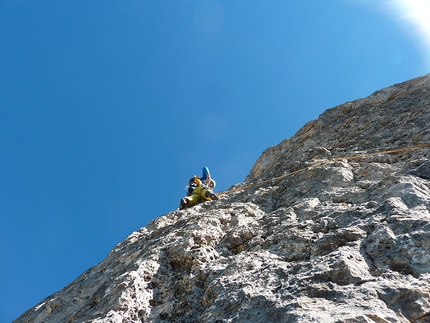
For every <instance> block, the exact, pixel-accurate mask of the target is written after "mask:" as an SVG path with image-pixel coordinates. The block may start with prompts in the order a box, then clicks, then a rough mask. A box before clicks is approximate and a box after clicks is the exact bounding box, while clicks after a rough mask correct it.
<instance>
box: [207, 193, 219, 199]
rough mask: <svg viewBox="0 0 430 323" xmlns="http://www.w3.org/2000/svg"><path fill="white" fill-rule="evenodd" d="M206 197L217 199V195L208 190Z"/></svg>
mask: <svg viewBox="0 0 430 323" xmlns="http://www.w3.org/2000/svg"><path fill="white" fill-rule="evenodd" d="M206 197H209V198H210V199H211V200H212V201H216V200H218V197H217V196H216V195H215V194H214V193H212V192H209V191H206Z"/></svg>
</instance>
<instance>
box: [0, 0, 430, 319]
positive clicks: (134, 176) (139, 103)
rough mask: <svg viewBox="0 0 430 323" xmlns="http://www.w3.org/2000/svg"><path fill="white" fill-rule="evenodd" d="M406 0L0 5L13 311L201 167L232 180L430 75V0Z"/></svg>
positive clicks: (167, 198) (7, 304)
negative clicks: (359, 105)
mask: <svg viewBox="0 0 430 323" xmlns="http://www.w3.org/2000/svg"><path fill="white" fill-rule="evenodd" d="M408 1H409V0H408ZM375 2H376V3H378V4H377V5H375ZM407 3H408V2H407V1H402V0H392V1H383V0H381V1H367V0H362V1H360V0H348V1H347V0H333V1H315V0H301V1H285V0H273V1H272V0H269V1H257V0H235V1H231V0H224V1H221V0H219V1H201V0H177V1H176V0H166V1H152V0H151V1H148V0H139V1H138V0H128V1H101V0H99V1H87V0H85V1H83V0H74V1H63V0H56V1H53V0H44V1H37V0H36V1H27V0H0V44H1V46H0V230H1V231H0V259H1V260H0V286H1V293H0V322H10V321H12V320H13V319H15V318H17V317H18V316H19V315H20V314H22V313H23V312H24V311H25V310H27V309H28V308H30V307H32V306H34V305H36V303H38V302H39V301H41V300H42V299H43V298H44V297H47V296H49V295H50V294H52V293H54V292H56V291H58V290H60V289H62V288H63V287H65V286H66V285H67V284H68V283H70V282H71V281H72V280H73V279H75V278H76V277H78V276H79V275H80V274H81V273H82V272H84V271H85V270H87V269H88V268H90V267H92V266H94V265H96V264H97V263H99V262H100V261H102V260H103V259H104V258H105V257H106V256H107V254H108V253H109V251H110V250H111V249H113V248H114V247H115V245H116V244H118V243H119V242H121V241H122V240H124V239H125V238H126V237H127V236H128V235H129V234H130V233H132V232H133V231H135V230H138V229H139V228H140V227H142V226H144V225H146V224H147V223H148V222H149V221H150V220H152V219H154V218H156V217H159V216H161V215H163V214H166V213H168V212H170V211H172V210H174V209H176V208H177V207H178V206H179V200H180V198H181V197H182V196H183V195H184V194H185V190H184V187H185V186H186V184H187V181H188V179H189V177H190V176H192V175H193V174H200V172H201V169H202V167H203V166H208V167H209V168H210V170H211V173H212V176H213V178H214V179H215V180H216V181H217V184H218V186H217V189H216V191H222V190H226V189H228V188H229V187H230V186H231V185H233V184H235V183H238V182H242V181H243V180H244V179H245V177H246V175H247V174H248V173H249V171H250V169H251V167H252V165H253V164H254V163H255V161H256V159H257V158H258V157H259V156H260V155H261V153H262V151H263V150H264V149H266V148H268V147H270V146H273V145H276V144H278V143H279V142H281V141H282V140H283V139H285V138H287V137H290V136H292V135H294V133H295V132H296V131H297V130H299V129H300V128H301V127H302V126H303V125H304V124H305V123H306V122H308V121H310V120H313V119H316V118H317V117H318V115H319V114H321V113H322V112H323V111H325V110H326V109H328V108H332V107H334V106H336V105H339V104H342V103H344V102H347V101H352V100H355V99H358V98H361V97H366V96H368V95H370V94H371V93H373V92H374V91H376V90H379V89H381V88H383V87H387V86H390V85H393V84H395V83H399V82H403V81H406V80H408V79H411V78H414V77H418V76H421V75H425V74H427V73H429V72H430V63H429V62H430V59H429V58H430V50H429V48H430V46H429V44H430V42H429V40H430V32H429V30H430V29H429V28H428V25H425V23H424V20H426V19H423V18H420V17H419V16H420V14H421V15H422V13H423V12H424V13H426V14H425V15H422V16H423V17H428V16H429V14H430V11H429V10H428V8H429V7H430V6H429V1H423V0H421V1H419V0H416V1H414V0H411V1H409V3H410V5H408V4H407ZM413 6H415V7H413Z"/></svg>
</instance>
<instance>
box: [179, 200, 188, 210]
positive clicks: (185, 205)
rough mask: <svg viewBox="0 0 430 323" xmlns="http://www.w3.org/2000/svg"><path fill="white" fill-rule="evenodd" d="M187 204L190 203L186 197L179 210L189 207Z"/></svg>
mask: <svg viewBox="0 0 430 323" xmlns="http://www.w3.org/2000/svg"><path fill="white" fill-rule="evenodd" d="M187 204H188V201H187V199H185V198H183V199H181V204H180V205H179V210H183V209H186V208H187Z"/></svg>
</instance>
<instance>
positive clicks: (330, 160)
mask: <svg viewBox="0 0 430 323" xmlns="http://www.w3.org/2000/svg"><path fill="white" fill-rule="evenodd" d="M425 147H430V143H424V144H421V145H417V146H411V147H405V148H397V149H390V150H384V151H378V152H374V153H366V154H360V155H352V156H347V157H337V158H333V159H329V160H327V161H324V162H321V163H316V164H313V165H311V166H308V167H305V168H301V169H299V170H296V171H294V172H291V173H287V174H283V175H281V176H277V177H273V178H269V179H266V180H263V181H261V182H258V183H254V184H250V185H246V186H242V187H239V188H236V189H232V190H227V191H223V192H219V193H217V196H221V195H227V194H231V193H234V192H238V191H243V190H246V189H248V188H252V187H256V186H260V185H263V184H266V183H269V182H272V181H277V180H280V179H283V178H285V177H289V176H293V175H295V174H298V173H301V172H304V171H306V170H309V169H312V168H315V167H319V166H322V165H325V164H328V163H333V162H336V161H342V160H351V159H359V158H366V157H372V156H376V155H385V154H396V153H401V152H404V151H409V150H416V149H421V148H425Z"/></svg>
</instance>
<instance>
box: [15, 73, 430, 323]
mask: <svg viewBox="0 0 430 323" xmlns="http://www.w3.org/2000/svg"><path fill="white" fill-rule="evenodd" d="M429 124H430V75H427V76H424V77H420V78H416V79H413V80H410V81H408V82H404V83H402V84H397V85H394V86H392V87H389V88H387V89H383V90H380V91H377V92H375V93H374V94H372V95H371V96H369V97H368V98H363V99H359V100H356V101H353V102H347V103H345V104H342V105H340V106H338V107H335V108H333V109H329V110H327V111H325V112H324V113H323V114H322V115H321V116H320V117H319V118H318V119H317V120H313V121H310V122H309V123H307V124H306V125H305V126H304V127H303V128H302V129H300V130H299V131H298V132H297V133H296V134H295V135H294V136H293V137H291V138H288V139H286V140H284V141H283V142H281V143H280V144H279V145H277V146H274V147H270V148H269V149H267V150H266V151H264V152H263V153H262V156H261V157H260V158H259V159H258V160H257V161H256V163H255V165H254V166H253V168H252V169H251V172H250V174H249V175H248V176H247V178H246V179H245V182H244V183H239V184H236V185H234V186H233V187H232V188H231V190H230V191H227V192H222V193H220V194H219V197H220V199H219V200H218V201H215V202H206V203H202V204H199V205H197V206H195V207H193V208H190V209H186V210H182V211H173V212H170V213H168V214H166V215H163V216H161V217H159V218H157V219H155V220H153V221H152V222H151V223H149V224H148V225H147V226H145V227H143V228H141V229H140V230H138V231H136V232H134V233H132V234H131V235H130V236H129V237H128V238H127V239H126V240H125V241H123V242H121V243H120V244H119V245H118V246H116V247H115V248H114V249H113V250H112V251H111V253H110V254H109V255H108V256H107V258H106V259H105V260H103V261H102V262H101V263H99V264H98V265H96V266H94V267H93V268H91V269H89V270H88V271H86V272H84V273H83V274H82V275H81V276H79V277H78V278H77V279H76V280H74V281H73V282H72V283H71V284H70V285H68V286H66V287H65V288H64V289H62V290H61V291H59V292H57V293H55V294H53V295H51V296H49V297H47V298H45V299H44V300H42V301H41V302H40V303H39V304H37V305H36V306H35V307H33V308H31V309H29V310H28V311H26V312H25V313H23V314H22V316H20V317H19V318H18V319H17V320H16V321H15V322H16V323H23V322H26V323H29V322H34V323H42V322H45V323H48V322H53V323H54V322H55V323H58V322H87V323H90V322H91V323H96V322H97V323H101V322H112V323H114V322H178V323H179V322H213V323H216V322H321V323H331V322H333V323H341V322H342V323H344V322H348V323H362V322H399V323H400V322H401V323H404V322H415V323H424V322H430V300H429V290H430V147H429V146H428V144H429V143H430V133H429V127H428V125H429ZM423 144H424V145H423ZM425 144H427V146H425ZM412 146H414V148H411V149H410V147H412ZM408 147H409V148H408ZM399 148H405V149H404V150H399V151H396V152H394V151H393V150H395V149H399Z"/></svg>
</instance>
